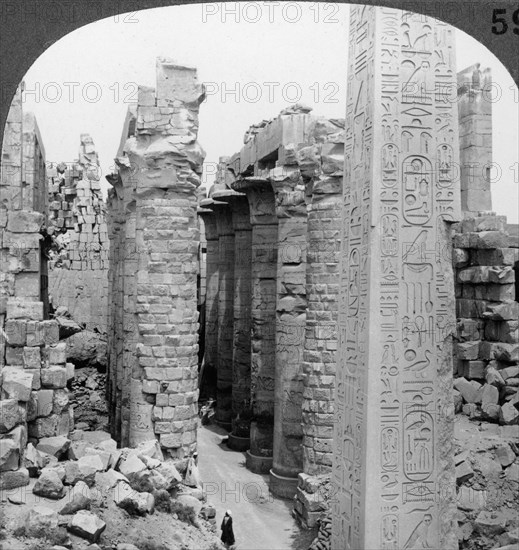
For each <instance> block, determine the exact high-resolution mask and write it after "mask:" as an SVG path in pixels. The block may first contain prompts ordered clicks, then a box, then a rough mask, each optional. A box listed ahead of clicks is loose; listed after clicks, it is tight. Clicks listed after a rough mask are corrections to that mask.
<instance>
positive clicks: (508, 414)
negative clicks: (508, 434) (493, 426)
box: [500, 402, 519, 424]
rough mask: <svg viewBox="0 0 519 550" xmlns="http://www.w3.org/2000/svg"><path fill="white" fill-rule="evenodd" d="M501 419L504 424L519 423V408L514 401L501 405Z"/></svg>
mask: <svg viewBox="0 0 519 550" xmlns="http://www.w3.org/2000/svg"><path fill="white" fill-rule="evenodd" d="M500 420H501V422H502V423H503V424H519V410H517V408H516V407H515V405H513V404H512V403H510V402H508V403H505V404H504V405H503V406H502V407H501V415H500Z"/></svg>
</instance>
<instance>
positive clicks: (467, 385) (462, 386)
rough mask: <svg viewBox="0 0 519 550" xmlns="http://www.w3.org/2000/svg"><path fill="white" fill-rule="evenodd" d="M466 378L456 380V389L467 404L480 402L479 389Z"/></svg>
mask: <svg viewBox="0 0 519 550" xmlns="http://www.w3.org/2000/svg"><path fill="white" fill-rule="evenodd" d="M472 382H474V381H471V382H469V381H468V380H467V379H466V378H463V377H460V378H456V379H455V380H454V387H455V388H456V389H457V390H458V391H459V392H460V393H461V396H462V397H463V400H464V401H465V402H466V403H476V401H477V400H478V389H479V388H478V387H477V386H476V385H475V384H473V383H472Z"/></svg>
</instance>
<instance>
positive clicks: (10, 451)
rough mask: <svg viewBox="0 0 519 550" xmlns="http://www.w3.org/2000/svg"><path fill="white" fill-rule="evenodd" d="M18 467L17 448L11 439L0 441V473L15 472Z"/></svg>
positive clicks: (18, 450)
mask: <svg viewBox="0 0 519 550" xmlns="http://www.w3.org/2000/svg"><path fill="white" fill-rule="evenodd" d="M19 465H20V448H19V446H18V445H17V444H16V443H15V442H14V441H13V440H12V439H0V472H7V471H10V470H11V471H14V470H17V469H18V466H19Z"/></svg>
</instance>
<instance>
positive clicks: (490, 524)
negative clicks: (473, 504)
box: [474, 510, 506, 535]
mask: <svg viewBox="0 0 519 550" xmlns="http://www.w3.org/2000/svg"><path fill="white" fill-rule="evenodd" d="M474 527H475V529H476V530H477V531H478V532H480V533H481V534H484V535H489V534H490V535H500V534H501V533H504V532H505V527H506V517H505V515H504V514H502V513H501V512H499V511H496V512H488V511H486V510H483V511H482V512H480V513H479V514H478V517H477V518H476V520H475V522H474Z"/></svg>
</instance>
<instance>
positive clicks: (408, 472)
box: [331, 6, 459, 549]
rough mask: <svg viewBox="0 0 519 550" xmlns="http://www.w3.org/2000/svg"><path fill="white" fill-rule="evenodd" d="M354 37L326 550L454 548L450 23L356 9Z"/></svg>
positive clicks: (455, 196) (455, 213) (454, 193)
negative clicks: (331, 499)
mask: <svg viewBox="0 0 519 550" xmlns="http://www.w3.org/2000/svg"><path fill="white" fill-rule="evenodd" d="M349 40H350V53H349V56H350V59H349V64H350V69H349V72H348V79H349V80H348V92H347V113H346V138H345V157H346V161H345V179H344V194H343V206H344V211H343V212H344V225H343V229H342V250H341V272H340V284H341V298H340V307H339V323H338V325H339V343H338V357H337V376H336V382H337V385H336V396H337V399H336V424H335V433H334V457H333V477H332V481H333V483H334V484H336V488H337V492H336V494H335V498H334V503H333V505H332V514H333V517H332V542H331V547H332V548H334V549H339V548H341V549H343V548H345V549H347V548H355V549H359V548H366V549H367V548H369V549H371V548H416V547H418V546H419V545H421V546H424V547H427V546H428V547H430V548H449V549H454V548H457V546H458V543H457V536H456V506H455V481H454V480H455V477H454V460H453V451H454V449H453V431H452V420H453V412H454V411H453V407H452V344H451V343H450V342H451V339H450V333H451V332H452V330H451V328H450V327H452V323H453V321H454V293H453V275H452V265H451V259H450V253H451V252H450V247H449V244H450V230H449V227H448V223H449V222H452V221H456V220H458V219H459V204H458V202H459V186H458V185H457V181H456V179H455V178H454V177H453V168H454V166H456V165H457V163H458V129H457V125H458V116H457V107H456V104H455V103H453V102H451V101H448V100H447V101H446V100H445V99H446V97H448V95H449V94H450V93H451V92H452V90H453V89H454V88H455V86H456V81H455V73H454V70H453V69H454V63H455V61H454V35H453V29H452V28H450V27H448V26H447V25H445V24H443V23H441V22H439V21H437V20H433V19H430V18H427V17H424V16H422V15H417V14H413V13H409V12H402V11H398V10H393V9H389V8H373V7H366V6H355V7H352V10H351V18H350V37H349ZM437 166H439V169H436V168H435V167H437Z"/></svg>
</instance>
